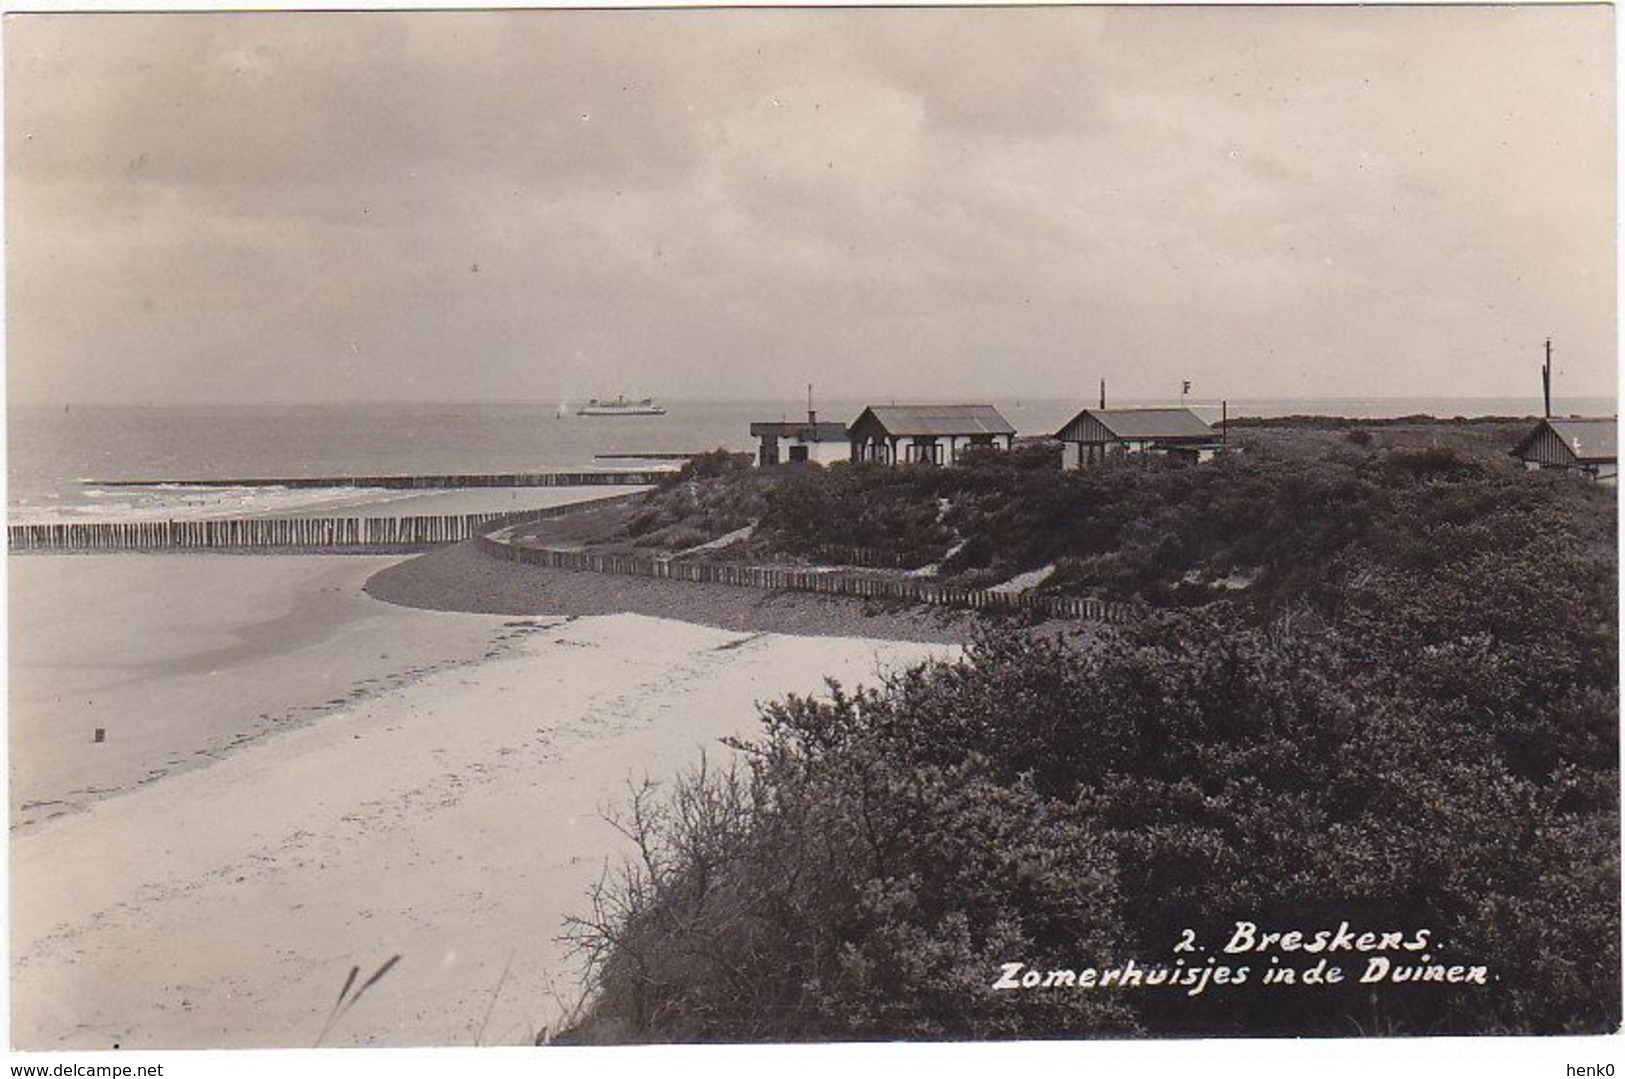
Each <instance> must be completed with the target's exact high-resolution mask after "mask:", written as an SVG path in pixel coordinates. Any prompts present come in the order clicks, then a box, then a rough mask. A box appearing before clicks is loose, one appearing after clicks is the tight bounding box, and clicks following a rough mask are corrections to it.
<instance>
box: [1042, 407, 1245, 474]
mask: <svg viewBox="0 0 1625 1079" xmlns="http://www.w3.org/2000/svg"><path fill="white" fill-rule="evenodd" d="M1055 437H1056V438H1058V439H1060V440H1061V442H1062V443H1063V444H1064V445H1065V446H1066V452H1065V454H1064V455H1063V457H1062V467H1064V468H1085V467H1087V466H1089V465H1092V464H1098V463H1100V462H1102V461H1104V460H1106V458H1107V457H1109V456H1112V455H1115V454H1120V453H1161V454H1169V455H1172V456H1175V457H1180V458H1183V459H1185V460H1189V461H1206V460H1209V459H1210V458H1212V456H1213V455H1214V454H1215V453H1217V452H1219V449H1220V445H1219V436H1218V434H1217V433H1216V432H1215V431H1214V430H1213V428H1211V427H1209V426H1208V425H1207V424H1206V423H1204V422H1202V420H1201V418H1200V417H1198V416H1197V415H1196V413H1194V412H1192V411H1191V410H1190V409H1188V408H1086V409H1084V410H1083V411H1082V412H1080V413H1078V414H1077V415H1076V416H1074V417H1072V421H1071V422H1070V423H1068V424H1067V425H1066V426H1065V427H1063V428H1061V429H1060V431H1058V432H1056V435H1055Z"/></svg>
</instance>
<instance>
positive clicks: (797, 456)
mask: <svg viewBox="0 0 1625 1079" xmlns="http://www.w3.org/2000/svg"><path fill="white" fill-rule="evenodd" d="M806 459H807V447H806V446H791V447H790V460H792V461H805V460H806Z"/></svg>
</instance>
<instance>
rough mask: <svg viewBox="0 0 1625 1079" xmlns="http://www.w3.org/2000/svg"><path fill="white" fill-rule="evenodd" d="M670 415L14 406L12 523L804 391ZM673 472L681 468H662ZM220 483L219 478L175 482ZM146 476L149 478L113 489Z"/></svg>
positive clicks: (1365, 406)
mask: <svg viewBox="0 0 1625 1079" xmlns="http://www.w3.org/2000/svg"><path fill="white" fill-rule="evenodd" d="M873 403H876V402H873V401H828V402H819V416H820V418H821V419H825V420H840V421H843V422H850V421H851V420H853V419H855V418H856V417H857V416H858V414H859V413H860V412H861V411H862V410H863V408H864V406H865V405H866V404H873ZM989 403H992V404H994V405H996V406H997V407H998V408H999V410H1000V411H1001V412H1002V413H1003V414H1004V415H1005V417H1006V418H1007V419H1009V421H1010V422H1011V424H1012V425H1013V426H1015V428H1016V429H1017V431H1018V432H1019V433H1021V434H1023V435H1034V434H1048V433H1052V432H1054V431H1056V430H1058V429H1059V428H1060V427H1061V426H1063V425H1064V424H1065V423H1066V422H1067V421H1068V420H1069V419H1071V417H1072V416H1074V415H1075V414H1076V413H1077V411H1078V410H1079V409H1080V408H1083V407H1087V405H1088V404H1089V403H1090V402H1087V401H1082V402H1080V401H1079V400H1077V399H1076V398H1067V399H1059V398H1052V399H1044V398H1024V399H1007V400H994V401H992V402H989ZM1181 403H1184V404H1187V405H1188V407H1190V408H1191V409H1192V410H1193V411H1195V412H1196V413H1197V414H1199V415H1201V416H1202V417H1203V418H1204V419H1208V420H1217V419H1218V418H1219V416H1220V412H1221V407H1223V406H1221V405H1220V403H1219V402H1216V401H1205V400H1204V401H1189V402H1180V401H1167V400H1159V401H1148V400H1140V401H1136V400H1122V401H1113V402H1112V405H1113V406H1114V407H1124V408H1130V407H1152V406H1159V405H1160V406H1167V405H1170V404H1181ZM1560 405H1561V411H1562V412H1563V413H1564V414H1580V415H1613V414H1614V413H1615V411H1616V408H1617V402H1616V401H1615V399H1613V398H1586V399H1572V400H1566V401H1563V402H1560ZM665 407H666V409H667V411H666V414H665V415H663V416H621V417H585V416H577V415H574V414H573V413H571V412H570V411H569V410H567V409H564V408H562V407H561V406H560V405H558V404H555V403H547V404H544V403H528V404H527V403H501V404H490V403H482V404H365V405H351V404H343V405H340V404H332V405H231V406H187V407H180V406H134V407H130V406H113V405H70V406H56V407H40V406H14V407H12V408H9V409H8V410H7V412H6V479H7V498H6V503H7V517H8V520H9V521H10V522H11V523H37V522H52V521H119V520H134V519H143V520H150V519H153V518H154V517H163V516H165V515H166V514H168V513H169V512H171V511H175V512H176V513H177V514H179V513H181V511H183V510H184V511H186V513H185V515H187V516H195V515H196V513H197V510H198V508H199V507H200V506H201V507H203V508H204V509H205V510H206V511H207V513H208V515H210V516H216V515H219V516H226V515H231V514H233V513H237V512H242V513H253V514H256V515H265V514H267V513H274V512H277V511H278V510H279V509H282V508H287V509H289V510H300V511H306V512H308V511H309V510H310V509H311V508H312V507H313V506H315V507H319V506H320V504H321V502H322V500H323V499H324V498H332V499H333V500H334V501H335V502H337V501H338V500H339V499H340V498H342V497H349V496H353V492H338V491H323V490H321V489H315V490H312V489H305V488H280V487H276V486H269V487H266V486H251V487H250V486H235V485H233V484H231V483H230V481H231V480H239V479H296V478H310V477H323V476H357V475H361V476H375V475H413V474H424V473H432V474H459V473H499V472H538V471H555V470H558V471H577V470H594V469H602V470H621V469H626V468H633V467H638V468H647V467H660V466H661V465H662V462H658V461H650V460H645V459H642V458H641V457H627V456H622V455H650V454H673V455H686V454H692V453H696V452H700V451H705V450H712V449H718V448H722V449H728V450H737V451H746V452H748V451H752V450H754V449H755V442H754V440H753V439H752V438H751V437H750V424H751V423H752V422H756V421H764V420H784V419H799V418H801V417H803V416H805V406H804V405H802V404H801V403H799V402H793V401H671V402H665ZM1227 407H1228V411H1229V414H1230V415H1231V416H1260V417H1272V416H1286V415H1298V414H1305V415H1327V416H1348V417H1357V418H1373V419H1374V418H1384V417H1396V416H1407V415H1415V414H1428V415H1434V416H1441V417H1453V416H1467V417H1471V416H1535V415H1539V414H1540V410H1541V403H1540V401H1539V399H1538V398H1523V397H1516V398H1485V397H1480V398H1469V397H1460V398H1421V397H1412V398H1375V397H1374V398H1366V399H1355V398H1341V399H1334V398H1324V399H1309V398H1302V399H1287V398H1277V399H1255V400H1232V401H1230V402H1228V405H1227ZM664 464H665V467H674V465H673V464H672V462H669V461H668V462H664ZM180 480H188V481H196V480H216V481H221V482H219V483H218V484H217V485H214V486H209V487H201V488H200V487H196V486H190V485H188V486H186V487H175V486H173V483H174V481H180ZM132 481H137V482H139V483H140V486H134V487H131V486H109V484H110V483H113V482H119V483H130V482H132Z"/></svg>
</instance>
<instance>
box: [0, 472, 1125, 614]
mask: <svg viewBox="0 0 1625 1079" xmlns="http://www.w3.org/2000/svg"><path fill="white" fill-rule="evenodd" d="M644 493H645V492H641V491H639V492H633V493H630V494H625V495H617V496H614V497H611V498H602V499H594V500H592V501H590V502H585V503H571V504H567V505H563V506H551V507H547V508H545V509H532V510H521V511H519V512H515V513H473V514H440V515H433V516H416V517H263V518H248V519H240V520H201V521H124V522H78V523H65V524H33V525H10V526H8V527H7V529H6V531H7V536H8V539H9V542H10V549H11V550H13V551H158V550H242V549H255V548H294V549H298V548H304V549H313V550H324V549H345V548H349V549H357V548H361V549H375V550H377V549H396V550H399V549H410V548H418V547H426V546H431V545H434V544H442V543H457V542H460V541H462V540H466V539H470V538H477V539H478V541H479V544H480V546H481V548H482V549H483V550H484V551H485V552H486V553H487V554H490V555H492V556H494V557H496V558H501V559H506V560H509V561H513V562H520V563H523V564H526V565H535V566H546V567H548V568H550V569H566V570H579V571H587V572H591V573H610V574H620V575H624V576H631V577H653V578H658V579H661V580H673V581H691V582H696V583H708V584H727V585H736V586H743V587H748V588H760V589H769V590H790V591H797V592H815V593H819V594H822V595H831V596H855V597H860V598H873V599H895V600H906V601H911V602H918V603H929V604H934V605H938V606H950V607H968V608H971V609H975V610H986V609H1005V610H1012V609H1014V610H1028V611H1038V612H1041V613H1043V614H1045V615H1048V616H1050V617H1052V618H1074V619H1084V620H1087V621H1095V622H1109V623H1122V622H1128V621H1131V620H1133V619H1134V618H1135V617H1136V609H1135V608H1134V606H1133V605H1132V604H1127V603H1115V602H1109V601H1106V600H1100V599H1093V598H1087V597H1070V596H1049V595H1033V594H1030V593H1010V592H994V591H990V590H988V589H977V588H957V587H954V586H952V585H945V584H939V583H937V582H934V581H926V580H920V579H914V578H890V579H882V578H876V577H872V576H863V575H859V574H850V573H840V572H833V573H831V572H823V573H820V572H815V571H812V570H805V569H796V568H793V567H777V566H746V565H738V564H730V563H713V562H682V561H675V560H673V559H671V558H669V557H666V558H662V557H656V556H649V555H618V554H595V553H592V552H587V551H564V550H557V549H553V548H548V547H529V546H520V545H518V544H516V543H514V542H513V541H512V540H511V539H510V538H509V537H507V536H506V535H504V534H502V533H503V530H504V529H507V528H508V527H510V526H513V525H518V524H524V523H528V522H531V521H538V520H542V519H544V518H550V517H560V516H564V515H566V514H570V513H574V512H578V511H581V510H588V509H593V508H596V507H600V506H605V505H611V504H614V503H617V502H625V501H631V500H634V499H637V498H641V497H642V496H643V494H644ZM852 553H857V552H856V550H854V551H853V552H852Z"/></svg>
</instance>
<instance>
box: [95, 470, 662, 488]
mask: <svg viewBox="0 0 1625 1079" xmlns="http://www.w3.org/2000/svg"><path fill="white" fill-rule="evenodd" d="M670 476H671V472H670V471H665V470H661V469H653V468H637V469H622V470H619V471H615V472H610V471H602V472H600V471H593V472H484V473H456V474H451V473H446V474H440V475H433V474H429V475H413V476H293V477H280V478H271V477H266V476H252V477H249V478H247V479H241V478H239V479H184V480H172V479H163V480H85V481H83V482H84V485H86V486H95V487H288V488H308V487H376V488H386V489H389V490H407V491H417V490H425V489H434V488H441V487H647V486H651V485H653V484H656V483H659V482H660V481H661V480H663V479H667V478H669V477H670Z"/></svg>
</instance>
